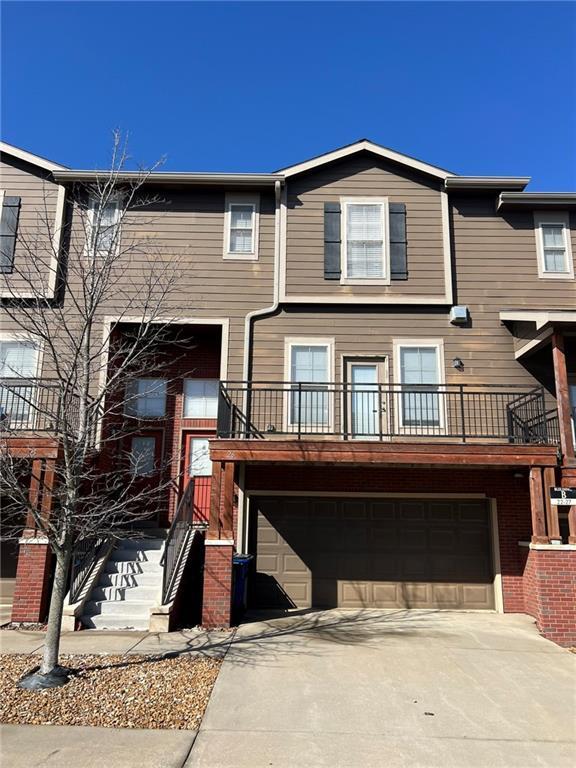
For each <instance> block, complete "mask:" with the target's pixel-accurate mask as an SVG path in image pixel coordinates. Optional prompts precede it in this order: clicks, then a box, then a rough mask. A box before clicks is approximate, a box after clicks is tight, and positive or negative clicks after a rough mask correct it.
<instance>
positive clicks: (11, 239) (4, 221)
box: [0, 197, 20, 272]
mask: <svg viewBox="0 0 576 768" xmlns="http://www.w3.org/2000/svg"><path fill="white" fill-rule="evenodd" d="M19 214H20V198H19V197H4V202H3V204H2V216H1V217H0V272H11V271H12V267H13V265H14V249H15V247H16V233H17V232H18V216H19Z"/></svg>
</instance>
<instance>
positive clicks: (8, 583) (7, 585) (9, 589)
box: [0, 579, 16, 599]
mask: <svg viewBox="0 0 576 768" xmlns="http://www.w3.org/2000/svg"><path fill="white" fill-rule="evenodd" d="M15 587H16V579H0V598H10V599H11V598H12V597H14V589H15Z"/></svg>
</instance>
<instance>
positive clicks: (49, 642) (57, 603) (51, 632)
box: [40, 548, 72, 675]
mask: <svg viewBox="0 0 576 768" xmlns="http://www.w3.org/2000/svg"><path fill="white" fill-rule="evenodd" d="M71 557H72V552H71V551H70V549H69V548H67V549H66V551H65V552H63V553H62V554H57V555H56V571H55V573H54V585H53V587H52V596H51V598H50V610H49V612H48V626H47V628H46V640H45V642H44V655H43V657H42V664H41V666H40V672H41V673H42V674H43V675H47V674H48V673H49V672H51V671H52V670H53V669H54V667H55V666H56V665H57V664H58V656H59V653H60V633H61V626H62V612H63V610H64V598H65V597H66V585H67V582H68V570H69V568H70V560H71Z"/></svg>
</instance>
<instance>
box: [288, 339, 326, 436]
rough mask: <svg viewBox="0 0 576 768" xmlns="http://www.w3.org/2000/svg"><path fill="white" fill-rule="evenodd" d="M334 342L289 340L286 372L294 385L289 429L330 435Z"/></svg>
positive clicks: (292, 386)
mask: <svg viewBox="0 0 576 768" xmlns="http://www.w3.org/2000/svg"><path fill="white" fill-rule="evenodd" d="M333 348H334V346H333V341H332V340H331V339H293V340H288V341H287V357H286V369H287V370H286V373H287V380H288V381H289V382H290V392H289V403H288V409H287V410H288V419H287V421H288V427H289V428H290V429H298V428H300V429H302V431H304V432H312V433H314V432H328V431H329V430H330V427H331V423H332V404H331V403H332V393H331V392H330V391H329V387H328V384H329V382H330V380H331V378H332V369H333V365H332V358H333Z"/></svg>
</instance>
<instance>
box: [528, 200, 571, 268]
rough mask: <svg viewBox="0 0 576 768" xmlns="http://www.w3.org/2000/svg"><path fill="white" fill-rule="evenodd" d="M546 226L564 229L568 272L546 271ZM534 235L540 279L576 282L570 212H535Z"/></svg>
mask: <svg viewBox="0 0 576 768" xmlns="http://www.w3.org/2000/svg"><path fill="white" fill-rule="evenodd" d="M546 224H550V225H556V226H561V227H562V233H563V235H564V247H565V249H566V251H565V253H566V261H567V267H568V269H567V271H566V272H547V271H546V269H545V261H544V233H543V231H542V227H543V226H544V225H546ZM534 234H535V235H536V253H537V254H538V277H540V278H542V279H544V280H574V258H573V256H572V243H571V242H570V214H569V213H568V211H551V212H544V211H537V212H534Z"/></svg>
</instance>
